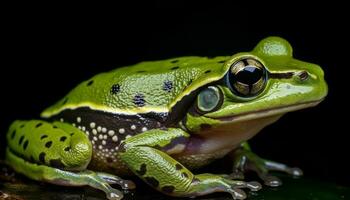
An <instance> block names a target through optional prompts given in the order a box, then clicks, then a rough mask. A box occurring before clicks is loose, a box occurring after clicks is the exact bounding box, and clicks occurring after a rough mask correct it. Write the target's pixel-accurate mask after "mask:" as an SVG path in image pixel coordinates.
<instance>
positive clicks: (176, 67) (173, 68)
mask: <svg viewBox="0 0 350 200" xmlns="http://www.w3.org/2000/svg"><path fill="white" fill-rule="evenodd" d="M179 68H180V67H179V66H175V67H172V68H170V70H175V69H179Z"/></svg>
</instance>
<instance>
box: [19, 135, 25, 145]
mask: <svg viewBox="0 0 350 200" xmlns="http://www.w3.org/2000/svg"><path fill="white" fill-rule="evenodd" d="M23 139H24V135H22V136H21V137H20V138H19V141H18V144H19V145H21V144H22V142H23Z"/></svg>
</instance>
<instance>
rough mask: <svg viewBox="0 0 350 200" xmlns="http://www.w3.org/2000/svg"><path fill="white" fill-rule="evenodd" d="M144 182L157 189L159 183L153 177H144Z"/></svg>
mask: <svg viewBox="0 0 350 200" xmlns="http://www.w3.org/2000/svg"><path fill="white" fill-rule="evenodd" d="M145 181H146V182H147V183H148V184H150V185H151V186H152V187H158V185H159V182H158V180H157V179H155V178H153V177H145Z"/></svg>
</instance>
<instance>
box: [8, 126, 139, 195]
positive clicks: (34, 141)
mask: <svg viewBox="0 0 350 200" xmlns="http://www.w3.org/2000/svg"><path fill="white" fill-rule="evenodd" d="M7 141H8V148H7V150H6V162H7V163H8V164H9V165H10V166H12V167H13V168H14V169H15V171H17V172H19V173H22V174H24V175H26V176H27V177H29V178H31V179H34V180H38V181H45V182H49V183H53V184H58V185H67V186H84V185H88V186H91V187H94V188H96V189H99V190H102V191H104V192H105V193H106V194H107V197H108V198H109V199H113V200H118V199H121V198H122V197H123V194H122V193H121V192H120V191H119V190H117V189H114V188H112V187H111V186H110V184H119V185H121V186H122V187H123V188H130V187H131V188H132V187H134V185H133V183H131V182H129V181H124V180H122V179H120V178H119V177H117V176H114V175H111V174H106V173H102V172H93V171H89V170H86V167H87V165H88V164H89V162H90V159H91V155H92V148H91V143H90V141H89V139H88V137H87V136H86V135H85V133H83V132H82V131H80V130H79V129H77V128H75V127H73V126H71V125H69V124H65V123H61V122H53V123H48V122H45V121H41V120H31V121H15V122H14V123H13V124H12V125H11V127H10V129H9V132H8V134H7Z"/></svg>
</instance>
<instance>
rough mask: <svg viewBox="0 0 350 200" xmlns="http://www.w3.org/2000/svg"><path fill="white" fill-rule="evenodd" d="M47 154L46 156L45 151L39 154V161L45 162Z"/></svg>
mask: <svg viewBox="0 0 350 200" xmlns="http://www.w3.org/2000/svg"><path fill="white" fill-rule="evenodd" d="M45 156H46V154H45V152H41V153H40V154H39V161H40V162H42V163H45Z"/></svg>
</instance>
